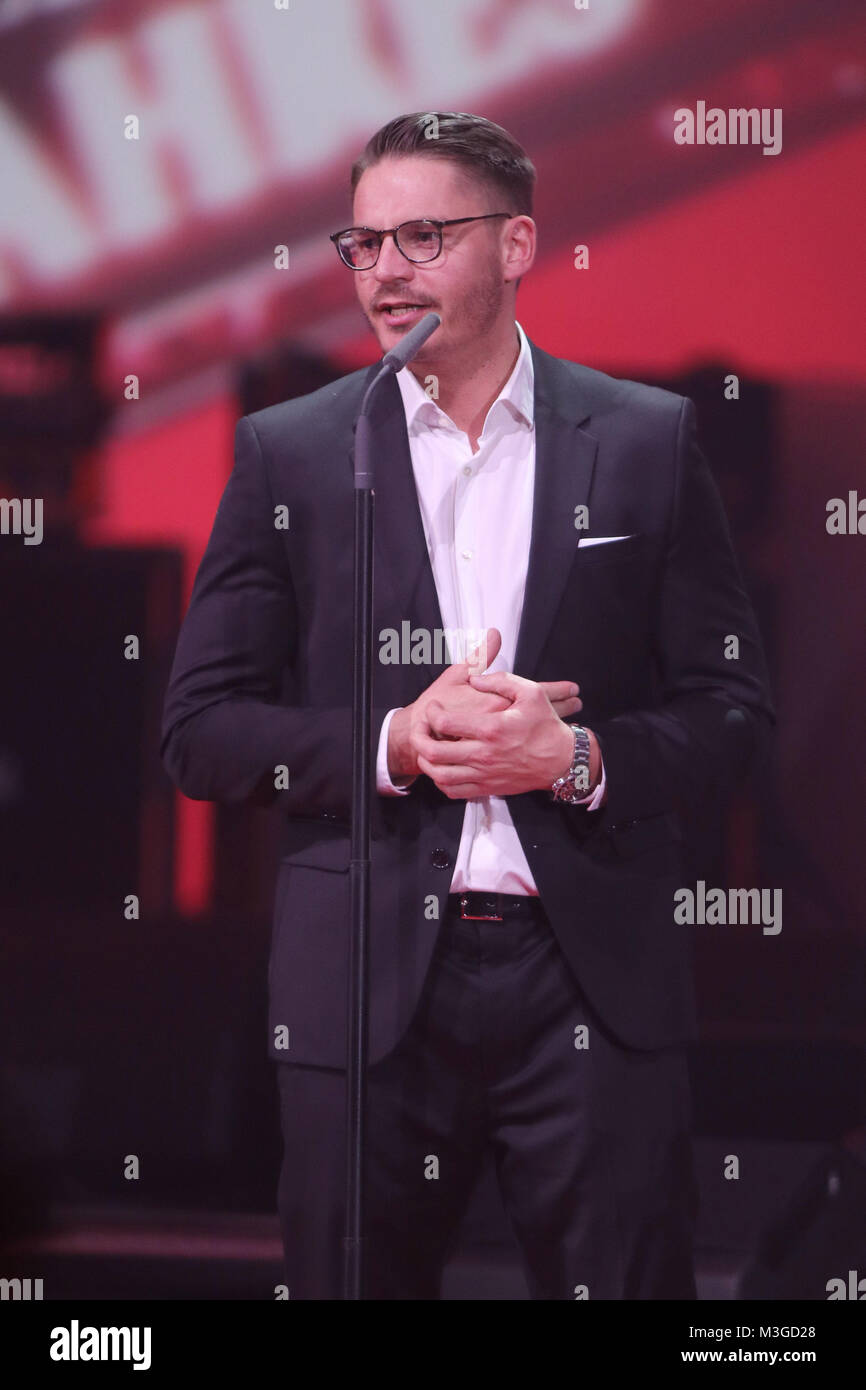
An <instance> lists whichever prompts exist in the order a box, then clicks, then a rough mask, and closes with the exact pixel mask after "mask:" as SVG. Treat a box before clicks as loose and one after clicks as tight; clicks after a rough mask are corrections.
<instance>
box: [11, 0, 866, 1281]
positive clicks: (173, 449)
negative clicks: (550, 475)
mask: <svg viewBox="0 0 866 1390" xmlns="http://www.w3.org/2000/svg"><path fill="white" fill-rule="evenodd" d="M699 102H705V103H706V106H707V107H712V106H719V107H722V108H723V109H728V108H731V107H736V108H741V107H742V108H757V109H767V110H769V111H776V110H778V111H781V112H782V116H783V120H782V125H781V127H780V134H781V137H782V138H781V144H780V147H779V148H776V149H774V150H770V149H766V148H764V147H762V145H761V144H739V145H725V146H722V145H711V144H707V143H704V144H700V143H695V144H678V143H677V142H676V141H675V139H674V129H675V119H674V112H675V111H676V110H677V109H679V108H683V107H689V108H692V109H696V108H697V104H698V103H699ZM414 110H468V111H477V112H480V113H482V114H484V115H486V116H488V117H490V118H491V119H493V120H496V121H499V122H500V123H501V124H503V125H505V126H506V127H507V128H508V129H509V130H511V131H512V132H513V133H514V134H515V135H516V136H517V138H518V139H519V140H520V141H521V142H522V143H523V144H524V146H525V147H526V148H527V150H528V152H529V154H530V156H531V157H532V159H533V160H534V162H535V163H536V166H537V169H538V176H539V182H538V193H537V205H536V214H535V216H536V221H537V223H538V226H539V234H540V258H539V261H538V263H537V265H536V268H535V269H534V271H533V273H532V274H531V276H530V277H528V279H526V280H525V281H524V283H523V285H522V286H521V289H520V293H519V296H518V317H519V318H520V321H521V323H522V324H523V326H524V327H525V329H526V330H527V332H528V333H529V335H530V337H531V338H533V339H534V340H535V341H536V342H537V343H538V344H539V345H540V346H542V347H543V348H545V349H546V350H547V351H548V352H551V353H554V354H556V355H559V356H563V357H568V358H570V359H573V360H577V361H581V362H584V363H586V364H588V365H590V366H593V367H597V368H601V369H602V370H605V371H608V372H611V373H613V374H614V375H619V376H627V377H632V378H636V379H639V380H645V381H653V382H657V383H659V384H662V385H665V386H668V387H670V388H672V389H674V390H677V391H681V392H685V393H687V394H689V395H691V396H692V397H693V398H694V399H695V401H696V403H697V406H698V416H699V425H700V430H701V435H702V440H703V444H704V447H705V450H706V452H707V454H708V456H709V458H710V460H711V463H712V465H713V469H714V472H715V475H716V477H717V479H718V482H719V485H720V487H721V489H722V492H723V496H724V498H725V501H726V504H727V507H728V513H729V516H730V519H731V525H732V530H733V533H734V539H735V543H736V545H737V548H738V551H739V554H740V557H741V561H742V564H743V568H744V571H745V574H746V576H747V582H748V586H749V589H750V592H751V595H752V598H753V601H754V603H755V606H756V609H757V611H758V615H759V619H760V621H761V624H762V629H763V633H764V637H765V641H766V645H767V651H768V655H769V659H770V664H771V674H772V679H773V689H774V695H775V698H776V703H777V709H778V718H779V727H778V736H777V739H776V746H775V750H774V752H773V755H772V757H771V758H769V759H768V760H767V761H766V765H765V766H762V767H760V768H759V769H757V770H756V772H755V774H754V776H753V778H752V781H751V784H750V786H749V787H748V788H747V789H746V790H745V791H744V793H743V795H742V796H741V797H739V798H738V800H737V803H736V805H735V806H734V807H732V809H731V813H730V815H729V816H726V817H725V820H724V823H723V824H720V825H712V824H707V825H704V826H701V825H697V826H694V827H692V834H693V840H694V862H695V867H696V872H700V873H702V874H703V875H704V876H705V877H706V879H707V881H708V882H709V881H713V882H719V881H720V879H719V877H718V875H721V874H726V875H727V876H728V877H729V878H730V881H731V882H732V883H738V884H743V885H762V886H764V887H774V888H782V890H783V902H784V918H783V929H782V931H781V932H780V933H779V934H778V935H776V936H769V935H763V934H762V933H760V932H759V931H757V932H756V931H755V930H754V929H749V928H745V929H744V928H739V929H738V928H731V927H710V926H705V927H700V928H696V933H697V952H698V961H697V968H698V984H699V991H700V1001H701V1009H702V1036H701V1040H700V1042H699V1043H698V1045H696V1047H695V1048H694V1049H693V1055H692V1063H693V1076H694V1085H695V1124H696V1134H697V1140H698V1155H699V1162H700V1167H701V1181H702V1194H703V1212H702V1217H701V1228H700V1241H699V1252H698V1253H699V1268H698V1273H699V1287H700V1291H701V1296H702V1297H706V1298H710V1297H721V1298H734V1297H739V1298H762V1297H768V1296H775V1295H778V1296H782V1297H801V1298H824V1297H826V1293H825V1283H826V1280H827V1279H828V1278H830V1277H835V1276H841V1277H845V1276H846V1275H847V1271H848V1270H849V1268H859V1269H860V1270H861V1271H863V1270H864V1269H866V1151H864V1145H863V1131H862V1128H861V1127H862V1125H863V1123H864V1041H866V1030H864V1012H863V1008H864V1005H863V1000H864V944H866V890H864V876H863V872H862V857H863V856H862V848H861V839H862V834H863V809H862V808H863V804H864V799H866V723H864V720H863V718H862V705H863V700H864V665H866V649H864V643H863V611H864V597H866V593H864V588H866V586H864V572H866V535H857V534H853V535H852V534H849V535H831V534H828V531H827V528H826V518H827V504H828V502H829V501H830V499H832V498H842V499H848V498H849V494H852V493H854V494H855V497H854V503H855V506H856V502H857V500H858V496H859V495H863V496H864V497H866V470H864V466H863V440H864V432H866V431H864V425H866V334H864V322H866V313H864V294H863V286H864V276H863V267H862V257H863V247H864V244H866V199H864V178H863V170H864V167H866V29H864V25H863V14H862V6H861V5H860V4H859V3H858V0H823V2H822V3H821V4H820V5H817V4H815V3H814V0H728V3H726V4H724V5H712V6H709V5H695V4H694V3H692V0H592V2H591V4H590V5H589V6H588V7H585V8H583V7H579V6H578V5H577V4H575V3H573V2H572V0H550V3H545V2H544V0H527V3H521V0H439V3H437V4H436V5H434V6H431V5H428V4H426V3H420V0H324V3H322V0H316V2H315V3H314V0H291V3H290V4H286V5H284V4H282V3H281V2H280V0H276V3H274V0H186V3H177V2H176V0H123V2H122V3H121V0H115V2H114V3H111V2H110V0H5V3H3V4H2V5H0V175H2V184H0V187H2V196H0V498H2V499H3V502H2V503H0V523H2V530H0V583H2V591H0V594H2V601H0V653H2V660H3V679H2V682H0V846H2V849H0V892H2V953H3V969H2V979H3V984H2V996H3V1003H2V1016H0V1215H2V1222H3V1229H4V1245H3V1248H2V1251H0V1275H2V1276H3V1277H4V1278H8V1279H14V1278H22V1279H23V1278H25V1277H34V1278H37V1277H40V1278H43V1279H44V1297H46V1298H62V1297H66V1296H70V1295H73V1296H76V1297H97V1296H103V1297H114V1298H126V1297H133V1296H144V1297H163V1298H190V1297H216V1298H219V1297H225V1298H270V1297H273V1287H274V1284H275V1283H276V1282H278V1281H279V1279H280V1269H279V1254H280V1250H279V1241H278V1235H277V1223H276V1215H275V1200H276V1196H275V1187H276V1177H277V1166H278V1162H279V1139H278V1130H277V1104H276V1091H275V1084H274V1078H273V1077H272V1075H271V1071H270V1064H269V1063H268V1061H267V1059H266V1055H265V1015H264V991H265V970H266V960H267V949H268V934H269V929H270V910H271V895H272V889H273V874H274V871H275V864H276V859H277V856H278V854H279V826H278V825H275V824H274V822H273V818H272V817H269V816H268V815H267V814H265V813H262V812H257V811H252V810H247V809H245V808H224V807H223V808H218V807H214V806H212V805H206V804H202V803H192V802H188V801H186V800H185V799H184V798H182V797H181V796H179V795H178V794H177V793H176V792H175V791H174V789H173V787H172V786H171V785H170V783H169V781H168V779H167V777H166V775H165V773H164V772H163V770H162V767H161V764H160V761H159V756H158V729H159V719H160V713H161V705H162V698H163V694H164V691H165V685H166V680H167V676H168V670H169V666H170V662H171V658H172V655H173V650H174V643H175V640H176V637H177V632H178V627H179V624H180V621H181V618H182V615H183V612H184V611H185V605H186V601H187V598H188V595H189V590H190V587H191V584H192V579H193V576H194V573H195V569H196V566H197V564H198V561H199V559H200V556H201V553H202V549H203V547H204V544H205V542H206V540H207V536H208V533H209V530H210V525H211V522H212V520H213V516H214V512H215V508H216V504H217V502H218V499H219V496H220V493H221V491H222V488H223V485H224V483H225V481H226V478H227V476H228V473H229V471H230V468H231V463H232V453H231V450H232V436H233V430H234V424H235V421H236V419H237V418H238V416H239V415H240V414H242V413H244V412H246V411H249V410H252V409H258V408H260V407H261V406H264V405H266V404H270V403H272V402H274V401H278V400H281V399H285V398H286V397H289V396H294V395H299V394H302V393H304V392H306V391H309V390H312V389H314V388H315V387H317V386H319V385H321V384H323V383H324V382H325V381H327V380H330V379H332V378H334V377H336V376H339V375H342V374H343V373H345V372H346V371H349V370H353V369H354V368H355V367H357V366H360V365H363V364H364V363H368V362H372V361H373V360H375V358H376V357H377V356H378V351H377V347H376V344H375V341H374V339H373V337H372V335H371V334H370V333H369V332H368V330H367V328H366V325H365V322H364V320H363V318H362V317H361V315H360V312H359V310H358V308H357V306H356V302H355V299H354V293H353V287H352V285H351V281H350V277H349V275H348V274H347V272H346V271H345V270H344V269H343V268H342V267H341V266H340V265H339V264H338V261H337V258H336V255H335V254H334V250H333V247H332V246H331V245H330V243H329V241H328V233H329V232H331V231H333V230H334V229H335V228H338V227H340V226H344V225H345V224H346V221H347V214H348V213H349V208H350V205H349V201H348V193H347V186H348V172H349V166H350V163H351V161H352V159H353V158H354V157H355V156H356V155H357V154H358V153H359V152H360V150H361V148H362V146H363V145H364V143H365V141H366V139H367V138H368V136H369V135H370V134H371V133H372V132H373V131H374V130H375V129H377V128H378V127H379V126H380V125H381V124H383V123H384V122H385V121H386V120H388V119H390V118H391V117H393V116H395V115H397V114H399V113H401V112H406V111H414ZM136 120H137V127H136V124H135V122H136ZM130 137H133V138H130ZM136 137H137V138H136ZM578 245H585V246H586V247H587V248H588V255H589V263H588V266H586V268H583V269H576V268H575V254H574V248H575V247H576V246H578ZM280 248H284V249H283V251H282V252H280ZM731 374H735V375H736V376H737V377H738V379H739V398H738V399H736V400H731V399H726V397H725V389H724V383H725V378H726V377H728V376H729V375H731ZM858 489H859V494H858ZM36 498H40V499H42V501H43V513H42V518H41V527H40V528H37V526H36V524H35V521H36V518H35V513H34V512H32V511H31V510H30V504H31V503H32V502H33V500H34V499H36ZM15 499H18V500H17V502H16V501H15ZM864 529H866V521H864ZM130 634H136V635H137V636H138V638H139V641H140V652H139V655H138V659H137V660H129V659H127V657H126V655H125V644H126V642H127V638H128V636H129V635H130ZM574 674H575V676H576V677H577V678H578V679H579V672H575V673H574ZM713 875H715V877H711V876H713ZM129 895H136V896H137V898H138V900H139V904H140V906H139V909H138V913H137V915H136V914H135V911H134V910H130V908H129V906H128V900H129ZM729 1155H736V1156H738V1157H739V1161H740V1177H739V1179H738V1180H735V1181H732V1180H730V1179H726V1178H725V1176H724V1172H725V1166H726V1158H727V1156H729ZM131 1156H135V1157H136V1158H137V1159H138V1163H139V1167H138V1176H137V1177H135V1176H132V1173H133V1171H134V1170H133V1168H132V1166H131V1163H130V1159H131ZM858 1261H859V1264H858ZM444 1292H445V1295H446V1296H447V1297H449V1298H459V1299H471V1298H484V1297H496V1298H510V1299H520V1298H523V1297H525V1296H526V1292H525V1287H524V1285H523V1282H522V1276H521V1273H520V1269H519V1262H518V1260H517V1257H516V1254H515V1249H514V1247H513V1245H512V1243H511V1240H510V1236H509V1233H508V1229H507V1225H506V1223H505V1219H504V1216H503V1213H502V1211H501V1207H500V1205H499V1200H498V1195H497V1193H496V1190H495V1187H494V1185H493V1182H492V1178H491V1175H490V1174H489V1173H488V1174H486V1175H485V1177H484V1180H483V1182H482V1184H481V1186H480V1188H479V1191H478V1193H477V1195H476V1198H475V1201H474V1203H473V1206H472V1208H471V1210H470V1212H469V1214H468V1216H467V1220H466V1223H465V1226H464V1230H463V1232H462V1233H461V1237H460V1240H459V1242H458V1244H457V1245H456V1247H455V1250H454V1257H453V1259H452V1261H451V1263H450V1265H449V1267H448V1271H447V1274H446V1281H445V1288H444Z"/></svg>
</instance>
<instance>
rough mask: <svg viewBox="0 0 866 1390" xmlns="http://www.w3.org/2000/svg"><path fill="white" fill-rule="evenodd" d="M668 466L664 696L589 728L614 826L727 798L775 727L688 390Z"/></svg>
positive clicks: (658, 633) (662, 605) (658, 642)
mask: <svg viewBox="0 0 866 1390" xmlns="http://www.w3.org/2000/svg"><path fill="white" fill-rule="evenodd" d="M675 466H676V477H675V483H674V491H673V504H672V510H671V520H670V528H669V533H668V537H667V545H666V553H665V559H664V562H663V564H664V567H663V571H662V575H661V580H660V586H659V595H658V602H657V607H656V629H655V636H654V650H655V657H656V662H657V668H658V672H659V677H660V687H661V700H660V703H659V705H658V707H657V708H654V709H651V710H636V711H633V712H632V711H629V712H627V713H624V714H621V715H617V716H615V717H614V718H611V719H609V720H606V721H604V720H602V721H600V722H598V723H597V724H594V725H593V726H592V727H593V731H594V733H595V735H596V737H597V738H598V741H599V744H600V745H601V751H602V755H603V757H604V764H605V768H606V770H607V781H608V800H607V806H606V808H605V809H606V811H607V816H606V820H609V821H610V822H613V823H616V822H621V821H623V820H625V819H641V818H643V817H645V816H651V815H653V814H655V813H657V812H660V811H663V810H667V809H670V808H676V809H680V810H682V809H688V807H689V805H695V804H699V803H700V802H701V801H702V800H703V799H704V798H705V797H713V798H717V797H719V796H724V795H725V794H727V793H728V792H729V791H730V790H731V789H732V788H733V787H734V786H735V784H736V782H737V781H738V780H739V779H740V778H741V777H742V775H743V774H744V773H745V771H746V770H747V768H748V766H749V764H750V762H751V760H752V758H753V757H754V756H755V754H756V752H757V750H758V747H759V744H760V742H761V741H762V740H763V738H764V737H765V735H767V734H768V732H769V730H770V729H771V728H772V726H773V725H775V711H774V709H773V705H772V701H771V696H770V691H769V679H768V675H767V670H766V664H765V659H764V652H763V647H762V643H761V637H760V633H759V631H758V625H757V621H756V619H755V615H754V612H753V610H752V606H751V603H750V601H749V598H748V595H747V593H746V591H745V588H744V586H743V581H742V577H741V575H740V570H739V566H738V563H737V560H736V557H735V554H734V550H733V546H732V544H731V537H730V532H729V529H728V523H727V519H726V517H725V513H724V508H723V506H722V502H721V498H720V496H719V493H718V489H717V487H716V484H715V482H714V480H713V477H712V473H711V472H710V468H709V464H708V463H707V460H706V458H705V457H704V455H703V453H702V452H701V449H700V448H699V446H698V443H697V439H696V432H695V407H694V404H693V403H692V401H691V400H689V399H686V398H684V400H683V404H682V407H681V411H680V419H679V425H678V430H677V439H676V464H675ZM731 637H736V638H737V641H738V644H739V654H738V656H736V657H730V656H726V649H728V650H730V649H731V647H732V644H730V643H729V640H728V639H730V638H731Z"/></svg>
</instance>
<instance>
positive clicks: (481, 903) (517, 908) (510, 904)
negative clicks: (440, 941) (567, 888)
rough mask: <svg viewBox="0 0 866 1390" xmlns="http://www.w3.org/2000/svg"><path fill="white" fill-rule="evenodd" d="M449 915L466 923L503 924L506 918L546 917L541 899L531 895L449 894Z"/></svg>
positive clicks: (539, 918) (540, 918) (538, 918)
mask: <svg viewBox="0 0 866 1390" xmlns="http://www.w3.org/2000/svg"><path fill="white" fill-rule="evenodd" d="M448 915H449V916H450V917H459V918H461V919H462V920H463V921H465V922H501V921H503V919H504V918H505V917H529V918H536V919H537V920H539V921H540V920H542V919H543V918H544V917H545V912H544V908H543V907H542V906H541V899H540V898H539V897H536V896H531V895H529V894H521V895H520V896H513V895H512V894H510V893H478V892H475V893H449V894H448Z"/></svg>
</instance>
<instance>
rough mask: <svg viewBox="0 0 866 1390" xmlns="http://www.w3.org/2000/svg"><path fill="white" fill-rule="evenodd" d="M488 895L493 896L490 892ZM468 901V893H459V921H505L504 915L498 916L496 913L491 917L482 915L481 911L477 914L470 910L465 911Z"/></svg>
mask: <svg viewBox="0 0 866 1390" xmlns="http://www.w3.org/2000/svg"><path fill="white" fill-rule="evenodd" d="M490 896H491V897H494V896H495V894H493V893H491V894H490ZM468 901H469V895H468V893H461V894H460V919H461V921H463V922H504V921H505V918H504V917H499V916H498V915H494V916H492V917H491V916H486V915H484V914H483V913H481V914H477V915H473V914H472V913H471V912H467V911H466V904H467V902H468Z"/></svg>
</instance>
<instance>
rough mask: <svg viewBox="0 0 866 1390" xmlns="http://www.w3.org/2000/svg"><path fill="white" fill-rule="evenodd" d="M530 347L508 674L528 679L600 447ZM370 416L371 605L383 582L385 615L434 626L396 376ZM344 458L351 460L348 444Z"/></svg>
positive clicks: (551, 362)
mask: <svg viewBox="0 0 866 1390" xmlns="http://www.w3.org/2000/svg"><path fill="white" fill-rule="evenodd" d="M530 348H531V351H532V358H533V369H534V374H535V487H534V493H533V508H532V530H531V539H530V550H529V567H528V571H527V577H526V590H525V594H524V600H523V610H522V614H521V620H520V629H519V633H518V640H517V647H516V653H515V661H514V671H515V674H516V675H520V676H525V677H527V678H528V679H534V675H535V671H536V668H537V665H538V660H539V657H540V654H541V651H542V648H543V645H544V642H545V639H546V637H547V634H548V632H549V630H550V627H551V624H552V622H553V619H554V616H555V614H556V609H557V607H558V605H559V602H560V599H561V597H562V593H563V590H564V588H565V583H566V579H567V577H568V573H569V570H570V568H571V565H572V563H573V561H574V556H575V554H576V551H577V541H578V532H577V531H576V529H575V525H574V517H575V508H576V507H577V506H583V505H587V503H588V499H589V493H590V487H591V484H592V475H593V468H594V465H595V456H596V450H597V447H598V446H597V441H596V440H595V439H594V438H593V437H592V436H591V435H589V434H587V433H586V432H585V431H584V430H582V429H580V425H581V423H582V422H583V421H584V420H586V418H587V416H588V412H587V411H586V410H585V409H581V408H580V407H579V405H577V406H576V405H575V403H574V388H573V382H571V380H570V378H569V380H568V381H567V382H565V381H563V379H562V376H561V372H562V368H561V367H560V364H559V363H558V361H557V359H555V358H553V357H551V356H549V355H548V354H547V353H545V352H541V351H540V350H539V349H538V348H537V347H536V346H535V344H534V343H532V342H530ZM378 365H379V364H378V363H376V364H375V367H373V368H371V369H370V370H371V373H372V372H373V371H374V370H375V369H376V367H378ZM367 379H369V378H366V379H365V381H364V386H365V387H366V382H367ZM373 419H374V431H375V438H376V441H377V445H378V448H377V453H376V458H375V460H374V477H375V486H374V493H375V509H374V515H375V522H374V524H375V551H374V553H375V567H376V568H375V573H374V586H375V589H376V591H377V597H376V605H377V608H378V606H379V604H380V603H381V602H382V597H381V595H380V593H379V592H378V591H379V590H380V586H381V584H382V581H383V580H384V581H385V583H386V584H387V586H388V588H389V589H390V591H391V602H390V603H389V604H388V611H389V613H390V614H391V615H392V616H393V614H394V613H397V614H398V615H399V619H400V620H401V621H402V620H404V619H408V620H409V622H410V623H411V625H412V627H413V628H415V627H418V628H424V629H426V630H428V631H431V632H432V631H434V630H435V629H436V628H440V629H441V628H444V626H445V624H444V623H443V621H442V614H441V611H440V608H439V599H438V596H437V593H436V582H435V579H434V577H433V569H432V566H431V564H430V557H429V554H428V551H427V540H426V537H425V535H424V525H423V521H422V517H421V509H420V507H419V505H418V493H417V489H416V487H415V476H414V473H413V471H412V457H411V454H410V452H409V435H408V431H407V429H406V417H405V413H404V410H403V398H402V396H401V394H400V388H399V386H398V385H397V382H396V381H395V380H394V378H393V377H391V378H390V379H389V380H388V381H386V382H385V383H384V384H383V385H382V387H381V389H380V391H379V394H378V397H377V399H376V401H375V404H374V407H373ZM353 429H354V426H353ZM348 455H349V462H350V466H352V464H353V458H354V443H352V444H351V445H350V447H349V449H348ZM380 611H381V610H380Z"/></svg>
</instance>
